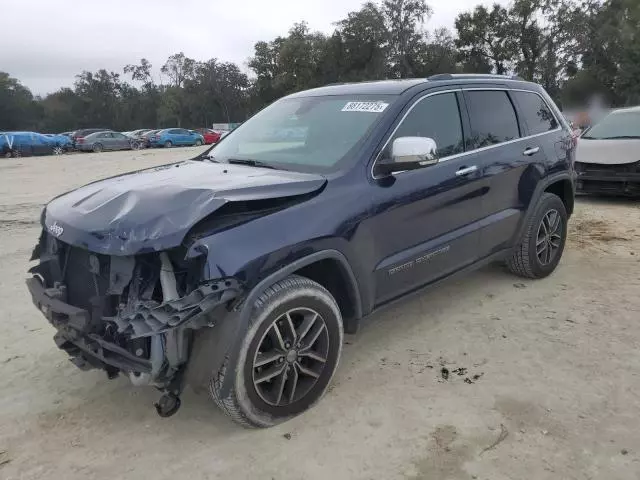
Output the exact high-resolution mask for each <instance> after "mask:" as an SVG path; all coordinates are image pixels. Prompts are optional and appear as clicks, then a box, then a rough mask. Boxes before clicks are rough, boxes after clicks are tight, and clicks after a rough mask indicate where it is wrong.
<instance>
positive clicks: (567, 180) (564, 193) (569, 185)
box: [513, 172, 575, 245]
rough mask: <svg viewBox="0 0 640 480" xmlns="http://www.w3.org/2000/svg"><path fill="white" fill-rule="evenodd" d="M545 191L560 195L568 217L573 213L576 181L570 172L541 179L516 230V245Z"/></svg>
mask: <svg viewBox="0 0 640 480" xmlns="http://www.w3.org/2000/svg"><path fill="white" fill-rule="evenodd" d="M545 192H549V193H553V194H554V195H557V196H558V197H560V199H561V200H562V203H564V206H565V209H566V210H567V216H568V217H570V216H571V214H572V213H573V208H574V197H575V183H574V181H573V179H572V177H571V174H570V172H561V173H557V174H555V175H550V176H548V177H546V178H543V179H541V180H540V181H539V182H538V184H537V185H536V188H535V189H534V191H533V194H532V195H531V199H530V201H529V205H528V207H527V210H526V213H525V214H524V216H523V218H522V220H521V222H520V226H519V227H518V230H517V232H516V236H515V241H514V242H513V244H514V245H518V244H519V243H520V241H521V240H522V238H523V237H524V234H525V231H526V228H527V225H528V224H529V220H530V219H531V217H532V216H533V215H534V213H535V210H536V206H537V205H538V202H539V201H540V197H542V195H543V194H544V193H545Z"/></svg>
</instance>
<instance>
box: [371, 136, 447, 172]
mask: <svg viewBox="0 0 640 480" xmlns="http://www.w3.org/2000/svg"><path fill="white" fill-rule="evenodd" d="M437 152H438V146H437V145H436V142H435V140H434V139H433V138H429V137H398V138H396V139H395V140H394V141H393V144H392V145H391V158H388V159H384V160H382V161H380V162H378V163H377V164H376V170H377V171H378V173H380V174H383V175H390V174H393V173H397V172H403V171H405V170H415V169H417V168H422V167H427V166H429V165H435V164H436V163H438V153H437Z"/></svg>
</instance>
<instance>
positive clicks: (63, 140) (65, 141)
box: [44, 133, 73, 150]
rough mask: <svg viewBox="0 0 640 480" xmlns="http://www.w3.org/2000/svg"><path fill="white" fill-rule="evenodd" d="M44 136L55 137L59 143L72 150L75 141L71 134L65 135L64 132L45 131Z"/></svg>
mask: <svg viewBox="0 0 640 480" xmlns="http://www.w3.org/2000/svg"><path fill="white" fill-rule="evenodd" d="M44 136H45V137H49V138H53V139H54V140H55V141H56V142H57V143H58V145H60V146H61V147H64V148H65V149H67V150H71V148H73V141H72V140H71V137H70V136H69V135H65V134H64V133H45V134H44Z"/></svg>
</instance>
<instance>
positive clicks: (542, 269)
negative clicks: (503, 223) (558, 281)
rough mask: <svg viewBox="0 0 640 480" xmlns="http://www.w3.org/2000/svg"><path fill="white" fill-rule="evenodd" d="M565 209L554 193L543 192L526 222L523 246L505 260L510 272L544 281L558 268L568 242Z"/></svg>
mask: <svg viewBox="0 0 640 480" xmlns="http://www.w3.org/2000/svg"><path fill="white" fill-rule="evenodd" d="M567 219H568V218H567V210H566V208H565V206H564V203H563V202H562V200H561V199H560V197H558V196H557V195H554V194H553V193H544V194H542V197H541V198H540V201H539V202H538V205H537V206H536V209H535V211H534V213H533V215H532V217H531V219H530V220H529V223H528V225H527V229H526V231H525V234H524V238H523V240H522V243H521V244H520V245H519V246H518V247H517V248H516V250H515V252H514V253H513V256H512V257H511V258H510V259H508V260H507V267H508V268H509V270H510V271H511V272H512V273H515V274H516V275H519V276H521V277H526V278H544V277H546V276H547V275H550V274H551V273H552V272H553V271H554V270H555V269H556V267H557V266H558V263H559V262H560V258H561V257H562V252H563V251H564V245H565V242H566V240H567Z"/></svg>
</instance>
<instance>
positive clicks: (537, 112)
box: [511, 92, 559, 135]
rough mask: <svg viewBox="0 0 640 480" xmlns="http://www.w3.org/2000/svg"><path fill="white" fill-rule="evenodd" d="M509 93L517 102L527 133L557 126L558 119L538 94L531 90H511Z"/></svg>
mask: <svg viewBox="0 0 640 480" xmlns="http://www.w3.org/2000/svg"><path fill="white" fill-rule="evenodd" d="M511 95H513V97H514V98H515V101H516V103H517V104H518V107H519V110H520V115H521V116H522V120H523V121H524V123H525V124H526V125H527V128H528V130H529V135H537V134H539V133H545V132H549V131H551V130H555V129H556V128H558V126H559V124H558V120H557V119H556V117H555V116H554V114H553V112H552V111H551V109H550V108H549V105H547V102H545V101H544V100H543V98H542V97H541V96H540V95H538V94H536V93H533V92H511Z"/></svg>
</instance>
